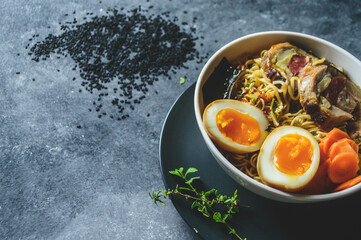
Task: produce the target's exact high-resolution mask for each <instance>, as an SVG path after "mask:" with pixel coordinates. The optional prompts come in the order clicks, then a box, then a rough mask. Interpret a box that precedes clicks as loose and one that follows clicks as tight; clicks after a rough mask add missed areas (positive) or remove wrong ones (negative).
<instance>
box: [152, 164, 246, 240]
mask: <svg viewBox="0 0 361 240" xmlns="http://www.w3.org/2000/svg"><path fill="white" fill-rule="evenodd" d="M183 170H184V169H183V168H182V167H181V168H179V169H175V170H174V171H169V173H170V174H172V175H175V176H178V177H180V178H181V179H182V180H183V181H184V183H183V186H179V185H178V184H177V185H176V187H175V189H168V190H166V191H162V190H159V191H158V192H155V191H154V188H152V192H151V193H149V196H150V198H151V199H152V200H153V202H154V203H155V204H156V205H158V203H160V204H162V205H165V203H164V202H163V200H161V198H163V199H167V198H169V197H170V196H172V195H178V196H181V197H184V198H185V199H186V200H191V201H193V202H192V205H191V208H192V209H196V210H197V211H198V212H200V213H202V214H203V216H205V217H208V218H210V217H211V216H212V219H213V220H214V221H216V222H217V223H222V224H224V225H225V226H226V228H227V230H228V233H229V234H231V235H233V236H235V237H236V238H237V239H240V240H246V238H245V239H242V238H241V237H240V236H239V235H238V234H237V232H236V230H235V229H234V228H232V227H231V226H230V224H229V221H230V220H231V218H232V217H233V215H234V214H236V213H238V212H239V210H240V208H241V207H248V206H244V205H239V200H238V198H237V197H238V195H237V190H236V191H235V192H234V194H233V196H231V197H228V196H226V195H222V194H220V193H219V192H218V190H216V189H214V188H213V189H211V190H209V191H207V192H204V191H198V190H197V189H196V188H195V187H194V185H193V182H194V181H195V180H198V179H200V177H198V176H197V177H191V178H188V177H187V176H188V174H191V173H195V172H197V171H198V170H197V169H196V168H188V170H187V171H185V173H183V172H184V171H183Z"/></svg>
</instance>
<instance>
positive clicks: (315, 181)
mask: <svg viewBox="0 0 361 240" xmlns="http://www.w3.org/2000/svg"><path fill="white" fill-rule="evenodd" d="M330 163H331V160H330V159H326V160H324V162H323V163H322V164H320V166H319V167H318V169H317V172H316V174H315V176H314V177H313V178H312V180H311V181H310V182H309V183H308V184H307V185H306V186H305V188H304V189H303V190H302V193H304V194H322V193H326V192H330V191H331V190H332V189H333V188H335V184H334V183H333V182H331V180H330V179H329V178H328V168H329V166H330Z"/></svg>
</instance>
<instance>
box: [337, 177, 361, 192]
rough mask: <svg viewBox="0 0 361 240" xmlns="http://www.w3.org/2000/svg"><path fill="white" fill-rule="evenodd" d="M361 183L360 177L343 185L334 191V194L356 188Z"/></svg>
mask: <svg viewBox="0 0 361 240" xmlns="http://www.w3.org/2000/svg"><path fill="white" fill-rule="evenodd" d="M359 182H361V175H359V176H357V177H355V178H352V179H350V180H348V181H347V182H344V183H341V184H340V185H338V186H337V187H336V188H335V189H333V192H338V191H341V190H344V189H347V188H350V187H352V186H355V185H356V184H358V183H359Z"/></svg>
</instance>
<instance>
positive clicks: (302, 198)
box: [194, 31, 361, 203]
mask: <svg viewBox="0 0 361 240" xmlns="http://www.w3.org/2000/svg"><path fill="white" fill-rule="evenodd" d="M267 35H284V36H293V37H299V38H305V39H309V40H313V41H316V42H319V43H320V44H323V45H325V46H327V47H330V48H333V49H335V50H336V51H338V52H341V53H342V54H344V55H345V56H346V57H347V58H349V59H350V60H352V61H353V62H355V63H356V64H358V65H360V67H361V62H360V60H358V59H357V58H356V57H355V56H353V55H352V54H351V53H349V52H347V51H346V50H344V49H343V48H341V47H339V46H337V45H335V44H333V43H331V42H329V41H327V40H324V39H321V38H319V37H315V36H312V35H309V34H305V33H299V32H292V31H264V32H257V33H252V34H248V35H245V36H242V37H240V38H237V39H235V40H233V41H231V42H229V43H227V44H225V45H224V46H222V47H221V48H220V49H219V50H217V51H216V52H215V53H214V54H213V55H212V56H211V57H210V58H209V59H208V61H207V62H206V64H205V65H204V67H203V68H202V71H201V72H200V74H199V76H198V79H197V82H196V87H195V92H194V110H195V115H196V120H197V124H198V128H199V129H200V131H201V134H202V136H203V139H204V141H205V142H206V145H207V146H208V148H210V150H211V152H212V154H213V155H215V157H216V160H217V162H218V163H219V162H221V163H222V164H223V166H222V167H225V168H226V169H227V170H228V171H230V172H231V173H232V174H233V175H234V176H237V177H238V178H240V179H241V180H242V181H243V182H244V183H245V184H247V185H250V186H252V191H253V192H255V193H256V194H258V195H262V196H264V195H263V194H262V191H263V192H265V193H267V198H270V197H268V196H269V195H273V198H272V199H274V200H275V199H277V200H279V201H283V202H298V203H307V202H320V201H328V200H334V199H338V198H341V197H346V196H349V195H351V194H353V193H355V192H357V191H359V190H361V183H360V184H356V185H354V186H352V187H350V188H347V189H345V190H342V191H338V192H332V193H325V194H314V195H308V194H297V193H287V192H284V191H281V190H278V189H276V188H273V187H270V186H267V185H266V184H263V183H261V182H259V181H257V180H254V179H253V178H251V177H249V176H248V175H246V174H245V173H243V172H242V171H240V170H239V169H237V168H236V167H235V166H233V164H232V163H230V162H229V161H228V160H227V159H226V158H225V157H224V156H223V154H222V153H221V152H220V151H219V150H218V149H217V147H216V146H215V145H214V143H213V141H212V140H211V138H210V137H209V136H208V134H207V132H206V130H205V128H204V126H203V122H202V116H201V115H202V114H201V112H200V106H199V105H200V104H199V103H200V102H199V98H200V91H201V87H202V86H203V82H205V81H202V79H203V78H204V75H205V73H206V72H207V70H208V68H209V67H210V66H211V65H212V64H213V61H214V60H215V59H216V58H218V56H219V55H221V54H222V53H223V52H224V51H225V50H226V49H228V48H229V47H231V46H232V45H234V44H237V43H239V42H241V41H244V40H246V39H250V38H255V37H260V36H267ZM237 182H238V183H239V181H237ZM241 185H242V184H241ZM258 191H261V192H258Z"/></svg>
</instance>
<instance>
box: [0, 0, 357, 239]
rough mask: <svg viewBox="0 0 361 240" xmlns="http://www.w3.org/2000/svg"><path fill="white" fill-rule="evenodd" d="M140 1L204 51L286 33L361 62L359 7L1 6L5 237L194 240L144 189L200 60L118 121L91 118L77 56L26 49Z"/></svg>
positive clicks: (181, 1) (157, 183)
mask: <svg viewBox="0 0 361 240" xmlns="http://www.w3.org/2000/svg"><path fill="white" fill-rule="evenodd" d="M139 5H142V6H144V7H145V8H147V7H149V6H150V5H153V6H154V7H153V8H152V9H150V12H151V13H154V14H157V13H160V12H164V11H170V12H171V16H177V17H178V18H179V19H180V22H182V21H186V22H188V23H189V25H190V26H193V27H195V28H196V30H197V33H196V35H197V36H204V39H199V40H197V41H196V44H197V49H198V51H199V52H200V54H201V55H205V54H207V53H208V54H213V53H214V52H215V51H216V50H217V49H218V48H220V47H221V46H222V45H224V44H226V43H227V42H229V41H231V40H233V39H235V38H238V37H240V36H243V35H246V34H249V33H254V32H259V31H266V30H290V31H297V32H302V33H308V34H312V35H315V36H318V37H321V38H324V39H326V40H328V41H331V42H332V43H335V44H337V45H339V46H340V47H342V48H344V49H346V50H347V51H349V52H350V53H352V54H353V55H354V56H356V57H357V58H359V59H361V44H360V37H361V2H360V1H358V0H354V1H327V0H322V1H294V0H290V1H280V0H278V1H257V0H251V1H228V0H225V1H215V0H213V1H201V0H197V1H190V0H163V1H162V0H149V1H146V0H144V1H141V0H136V1H134V0H132V1H129V0H118V1H115V0H109V1H106V0H102V1H99V0H73V1H66V0H54V1H50V0H49V1H45V0H2V1H1V8H0V26H1V28H0V29H1V31H0V54H1V57H0V239H157V240H161V239H187V240H189V239H199V237H198V236H197V235H196V234H195V233H194V232H193V231H192V229H191V228H189V227H188V226H187V225H186V224H185V223H184V221H183V220H182V219H181V217H180V216H179V215H178V213H177V212H176V210H175V209H174V207H173V206H172V204H171V203H170V202H169V204H167V206H165V207H156V206H155V205H154V204H153V203H152V201H151V200H150V198H149V196H148V192H149V191H150V190H151V188H152V187H154V188H156V189H163V187H164V186H163V182H162V177H161V172H160V168H159V158H158V144H159V140H160V139H159V137H160V132H161V128H162V124H163V121H164V118H165V117H166V114H167V112H168V110H169V108H170V107H171V105H172V104H173V102H174V101H175V100H176V98H177V97H178V96H179V95H180V94H181V93H182V92H183V91H184V90H186V89H187V88H188V87H189V86H190V85H192V83H194V82H195V81H196V79H197V76H198V74H199V72H200V69H201V68H202V64H201V63H197V62H196V60H194V61H190V62H188V63H187V64H186V65H187V66H188V67H189V69H180V70H177V71H176V72H175V73H173V72H172V73H170V74H171V76H172V79H171V80H168V79H167V78H165V77H164V78H162V77H160V79H159V81H158V82H156V83H155V84H154V85H153V86H150V91H149V92H148V93H147V97H146V99H145V101H143V102H142V103H141V104H139V105H137V106H136V108H135V110H134V111H132V112H131V113H130V117H129V118H127V119H125V120H123V121H116V120H112V119H110V118H101V119H99V118H98V117H97V114H96V113H94V112H89V111H88V109H89V108H91V106H92V101H93V100H94V98H96V96H95V95H92V94H90V93H89V92H87V91H82V92H81V93H80V92H79V91H78V90H79V89H81V88H82V87H81V84H80V83H81V80H80V78H79V75H78V74H79V73H77V72H76V71H73V70H72V69H71V68H72V66H73V64H74V63H73V60H72V59H71V58H69V57H68V58H67V57H64V58H60V59H57V58H55V57H51V58H49V59H48V60H47V61H43V62H39V63H36V62H34V61H32V60H31V57H29V56H28V55H27V53H28V50H26V49H25V46H26V45H27V44H28V39H29V38H31V37H32V35H34V34H39V35H40V37H45V36H46V35H48V34H49V33H53V34H58V33H60V29H59V24H58V22H59V21H65V20H66V17H65V16H64V14H66V13H68V14H70V13H72V12H73V11H76V14H75V15H74V16H75V17H77V18H78V19H81V18H82V17H83V16H84V14H85V13H86V12H87V11H91V12H94V14H98V13H99V14H101V13H102V11H104V9H106V8H108V7H111V8H113V7H117V8H121V7H124V8H125V9H132V8H134V7H137V6H139ZM184 11H187V13H184ZM194 17H197V20H196V21H195V23H193V22H192V20H193V18H194ZM48 26H49V28H48ZM18 53H19V54H20V56H17V54H18ZM57 69H59V71H57ZM16 72H20V74H16ZM73 77H77V80H76V81H72V80H71V79H72V78H73ZM180 77H186V83H185V84H183V85H181V84H179V78H180ZM33 78H35V81H32V79H33ZM104 108H105V109H107V111H108V112H111V111H112V108H111V106H110V105H109V106H104ZM148 114H149V116H147V115H148ZM77 126H81V128H78V127H77ZM180 127H181V126H180Z"/></svg>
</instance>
